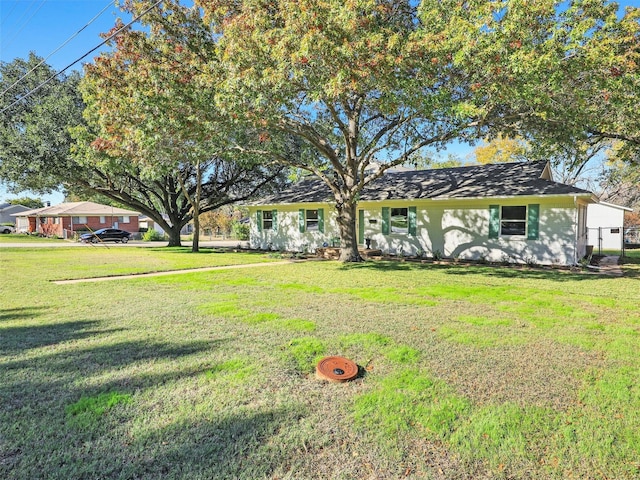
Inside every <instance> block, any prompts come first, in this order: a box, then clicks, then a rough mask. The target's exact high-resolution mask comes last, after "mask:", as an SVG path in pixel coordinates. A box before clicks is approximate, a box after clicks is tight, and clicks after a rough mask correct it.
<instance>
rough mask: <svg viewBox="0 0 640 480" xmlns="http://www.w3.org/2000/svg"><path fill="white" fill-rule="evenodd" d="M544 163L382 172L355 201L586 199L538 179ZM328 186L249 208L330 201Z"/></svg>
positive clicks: (310, 186)
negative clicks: (564, 197)
mask: <svg viewBox="0 0 640 480" xmlns="http://www.w3.org/2000/svg"><path fill="white" fill-rule="evenodd" d="M546 166H547V162H545V161H539V162H518V163H496V164H490V165H474V166H469V167H457V168H441V169H433V170H414V171H405V172H387V173H385V174H384V175H382V176H381V177H380V178H378V179H377V180H375V181H374V182H372V183H371V184H369V185H367V186H366V187H365V188H364V190H363V191H362V193H361V195H360V201H376V200H378V201H382V200H402V199H438V200H443V199H454V198H455V199H460V198H490V197H512V196H537V195H545V196H546V195H581V196H585V195H591V192H589V191H587V190H583V189H581V188H576V187H573V186H571V185H565V184H563V183H557V182H554V181H552V180H547V179H546V178H544V177H543V174H544V172H545V168H546ZM333 200H334V199H333V195H332V193H331V190H330V189H329V187H328V186H327V185H326V184H325V183H324V182H323V181H322V180H320V179H318V178H314V179H309V180H303V181H301V182H298V183H295V184H293V185H291V186H290V187H288V188H286V189H284V190H282V191H281V192H278V193H276V194H274V195H271V196H269V197H265V198H262V199H260V200H258V201H257V202H255V203H254V205H275V204H282V203H325V202H332V201H333Z"/></svg>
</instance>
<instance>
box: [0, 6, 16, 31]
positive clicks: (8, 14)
mask: <svg viewBox="0 0 640 480" xmlns="http://www.w3.org/2000/svg"><path fill="white" fill-rule="evenodd" d="M17 6H18V2H17V0H16V1H15V2H13V6H12V7H11V10H9V13H7V14H6V15H5V16H4V18H3V19H2V22H0V26H3V25H4V22H6V21H7V20H8V19H9V17H10V16H11V14H12V13H13V11H14V10H15V9H16V7H17Z"/></svg>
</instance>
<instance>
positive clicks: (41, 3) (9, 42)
mask: <svg viewBox="0 0 640 480" xmlns="http://www.w3.org/2000/svg"><path fill="white" fill-rule="evenodd" d="M35 1H36V0H33V1H32V2H31V3H30V4H29V7H27V10H25V11H24V13H23V14H22V16H21V17H20V20H22V17H24V16H25V15H26V14H28V12H29V9H30V8H31V6H32V5H33V4H34V3H35ZM46 2H47V0H41V1H40V5H38V8H36V10H35V11H34V12H33V13H32V14H31V16H30V17H29V18H27V20H26V21H25V22H24V23H23V24H22V26H21V27H20V28H18V31H17V32H16V33H14V34H13V37H11V39H10V40H8V41H6V42H5V43H4V47H5V48H7V47H9V45H11V44H12V43H13V42H14V40H15V39H16V38H17V37H18V35H20V33H22V30H24V28H25V27H26V26H27V25H29V22H30V21H31V19H32V18H33V17H34V16H35V15H36V13H38V12H39V11H40V9H41V8H42V7H43V6H44V4H45V3H46ZM20 20H18V22H17V23H19V22H20Z"/></svg>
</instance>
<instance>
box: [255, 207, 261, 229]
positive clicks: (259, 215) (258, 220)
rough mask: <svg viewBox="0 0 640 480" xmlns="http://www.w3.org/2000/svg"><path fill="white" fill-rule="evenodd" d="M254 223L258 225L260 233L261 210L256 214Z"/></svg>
mask: <svg viewBox="0 0 640 480" xmlns="http://www.w3.org/2000/svg"><path fill="white" fill-rule="evenodd" d="M256 222H257V223H258V231H259V232H261V231H262V210H258V211H257V212H256Z"/></svg>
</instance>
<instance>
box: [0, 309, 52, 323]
mask: <svg viewBox="0 0 640 480" xmlns="http://www.w3.org/2000/svg"><path fill="white" fill-rule="evenodd" d="M45 310H49V307H20V308H5V309H2V310H0V322H4V321H11V320H23V319H27V318H35V317H38V316H40V315H42V314H43V313H44V311H45Z"/></svg>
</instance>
